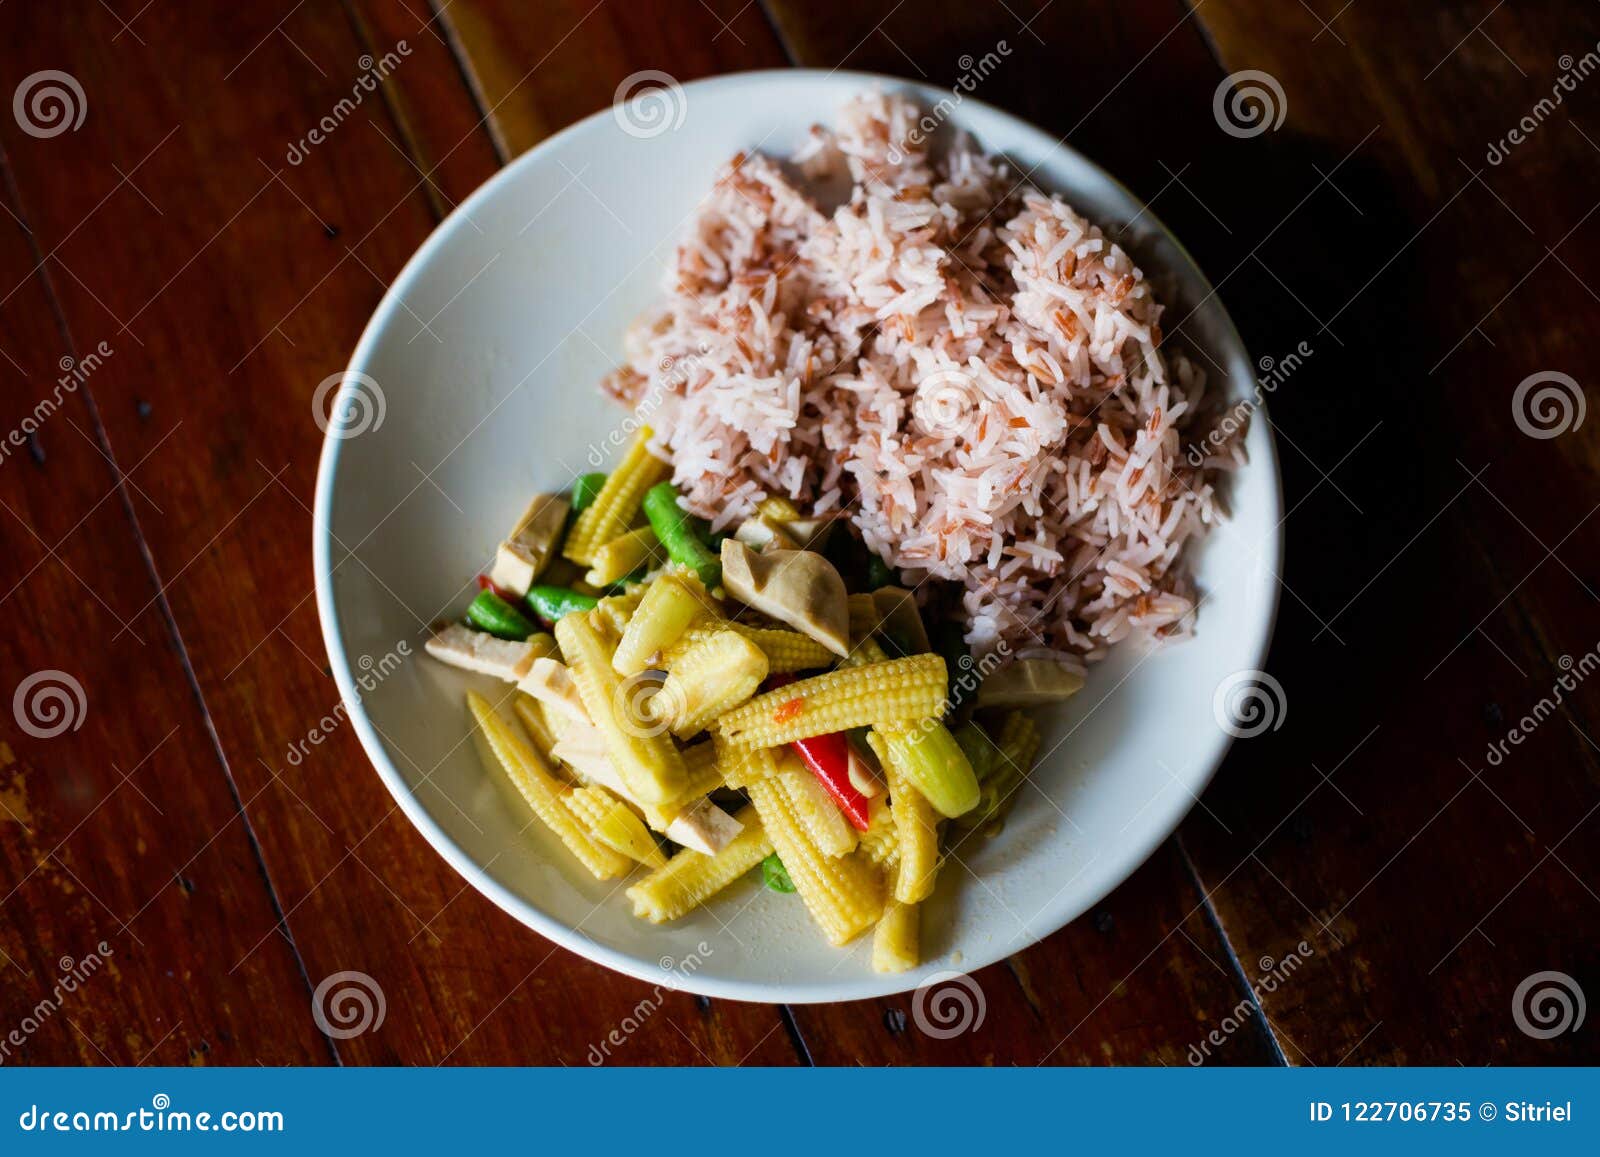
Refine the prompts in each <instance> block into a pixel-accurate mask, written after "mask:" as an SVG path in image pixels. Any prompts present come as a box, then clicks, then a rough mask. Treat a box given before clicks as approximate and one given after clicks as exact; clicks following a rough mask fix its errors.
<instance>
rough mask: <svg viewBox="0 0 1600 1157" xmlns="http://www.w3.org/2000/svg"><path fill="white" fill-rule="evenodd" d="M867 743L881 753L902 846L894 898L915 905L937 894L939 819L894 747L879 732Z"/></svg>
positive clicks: (892, 814) (891, 807)
mask: <svg viewBox="0 0 1600 1157" xmlns="http://www.w3.org/2000/svg"><path fill="white" fill-rule="evenodd" d="M867 742H868V743H870V744H871V745H872V749H873V751H875V752H877V753H878V760H879V762H881V763H882V764H883V771H884V775H886V776H887V777H888V780H889V813H890V815H891V816H892V818H893V819H894V830H895V835H896V837H897V839H898V843H899V855H898V861H899V864H898V868H897V870H896V872H895V879H894V898H895V899H896V900H899V901H900V902H901V903H902V904H915V903H918V902H919V901H922V900H926V899H927V898H928V894H929V893H930V892H932V891H933V881H934V876H935V874H936V873H937V872H938V870H939V817H938V814H937V813H936V812H935V811H934V810H933V805H932V804H930V803H929V802H928V801H927V799H926V798H925V797H924V796H923V794H922V793H921V792H920V791H918V790H917V789H916V787H915V786H913V784H912V782H911V780H910V779H909V778H907V776H906V774H905V771H904V770H903V768H902V767H901V765H900V761H899V760H898V759H897V758H896V756H895V752H894V748H893V746H892V745H891V744H889V743H888V742H886V741H885V740H884V738H883V736H881V735H879V734H878V733H877V732H875V731H874V732H868V733H867Z"/></svg>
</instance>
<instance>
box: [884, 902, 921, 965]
mask: <svg viewBox="0 0 1600 1157" xmlns="http://www.w3.org/2000/svg"><path fill="white" fill-rule="evenodd" d="M921 913H922V909H921V908H920V907H919V906H918V905H916V904H902V903H901V902H900V901H899V900H890V901H889V902H888V903H887V904H885V905H884V906H883V918H882V919H881V920H879V921H878V926H877V927H876V928H874V929H873V930H872V969H873V971H874V972H908V971H910V970H911V969H913V968H915V967H916V966H917V964H918V963H919V962H920V958H921V950H920V945H919V944H918V940H919V939H920V935H919V934H920V933H921V931H922V927H921V925H922V917H921Z"/></svg>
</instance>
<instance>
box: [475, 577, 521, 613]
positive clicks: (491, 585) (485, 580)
mask: <svg viewBox="0 0 1600 1157" xmlns="http://www.w3.org/2000/svg"><path fill="white" fill-rule="evenodd" d="M478 589H479V590H480V591H493V592H494V593H495V594H497V595H499V596H500V597H501V598H503V599H505V601H506V602H508V603H510V604H511V605H512V606H514V607H520V606H521V605H522V599H521V598H520V597H519V596H517V595H515V594H513V593H512V592H511V591H508V590H506V588H505V587H503V586H501V585H500V584H499V583H497V582H495V581H494V580H493V579H492V578H490V577H489V576H488V575H486V574H481V575H479V576H478Z"/></svg>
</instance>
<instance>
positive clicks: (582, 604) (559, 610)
mask: <svg viewBox="0 0 1600 1157" xmlns="http://www.w3.org/2000/svg"><path fill="white" fill-rule="evenodd" d="M599 602H600V600H599V599H597V598H595V597H594V596H593V595H586V594H583V593H582V592H581V591H575V590H573V589H572V588H570V587H552V586H533V587H529V588H528V607H529V609H531V610H532V611H533V613H534V614H536V615H538V616H539V617H540V618H541V619H543V620H544V621H545V622H547V623H553V622H555V621H556V620H558V619H560V618H561V617H562V616H564V615H570V614H571V613H572V612H573V611H592V610H594V608H595V606H596V605H597V604H598V603H599Z"/></svg>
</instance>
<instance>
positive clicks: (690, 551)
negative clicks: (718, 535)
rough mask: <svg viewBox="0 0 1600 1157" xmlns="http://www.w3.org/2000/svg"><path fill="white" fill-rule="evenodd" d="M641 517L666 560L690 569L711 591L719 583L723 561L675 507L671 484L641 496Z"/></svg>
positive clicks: (675, 494) (687, 516)
mask: <svg viewBox="0 0 1600 1157" xmlns="http://www.w3.org/2000/svg"><path fill="white" fill-rule="evenodd" d="M644 516H645V517H646V518H648V519H649V520H650V528H651V529H652V530H654V531H655V532H656V537H657V538H659V539H660V540H661V545H662V546H664V547H666V548H667V557H668V558H670V559H671V560H672V561H673V562H675V563H678V564H679V565H680V566H686V567H690V568H691V569H693V570H694V572H695V574H697V575H699V576H700V581H701V582H703V583H704V584H705V585H706V589H707V590H710V589H711V588H712V587H714V586H716V585H717V584H718V583H720V582H721V581H722V560H721V559H719V558H718V557H717V556H716V555H714V554H712V553H711V551H710V549H709V548H708V547H707V546H706V543H705V539H704V538H702V537H701V533H700V531H699V530H698V529H697V528H696V526H695V523H696V521H697V519H695V518H694V517H693V516H692V515H691V514H690V513H689V512H688V511H687V510H684V509H683V508H682V507H681V506H679V505H678V491H677V489H676V488H675V487H674V486H673V485H672V483H670V482H658V483H656V485H654V486H652V487H651V488H650V489H649V490H647V491H645V494H644Z"/></svg>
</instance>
